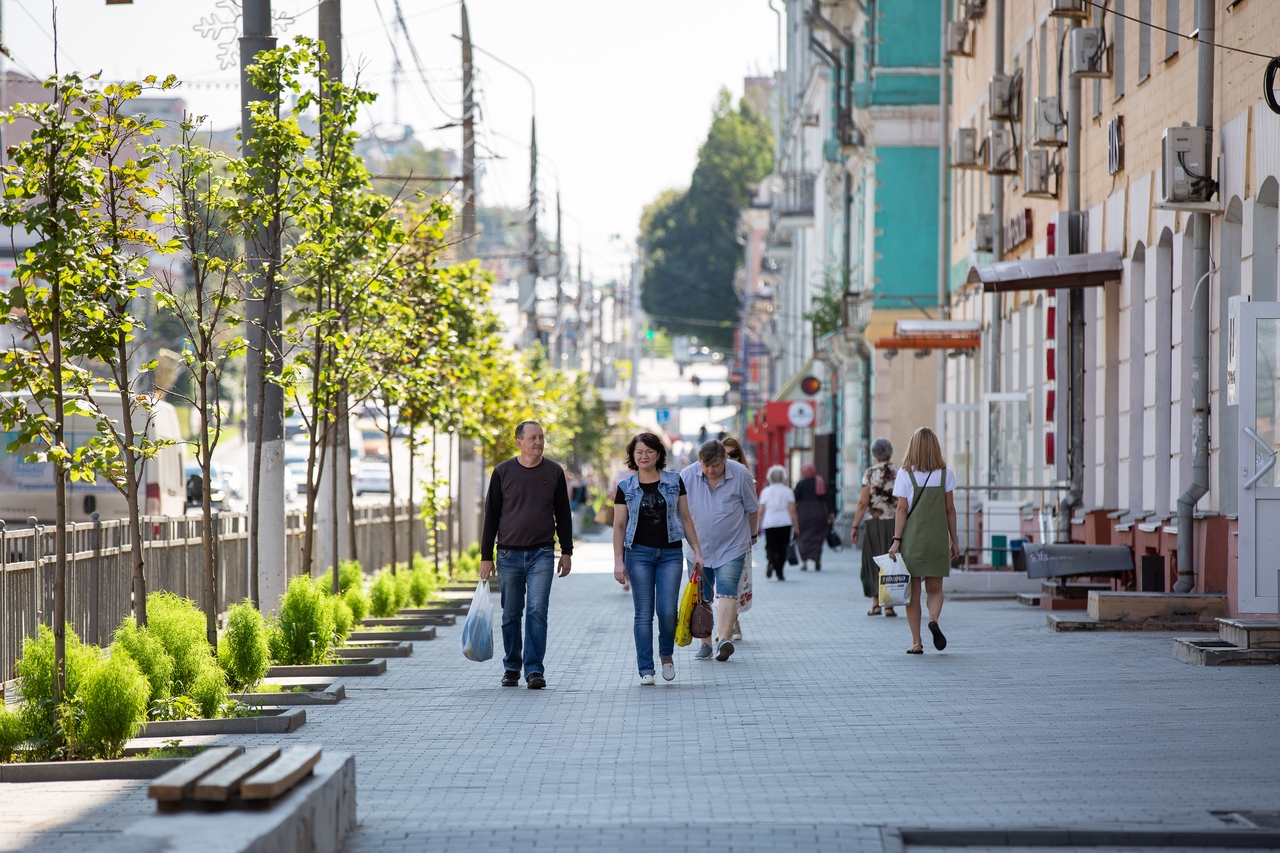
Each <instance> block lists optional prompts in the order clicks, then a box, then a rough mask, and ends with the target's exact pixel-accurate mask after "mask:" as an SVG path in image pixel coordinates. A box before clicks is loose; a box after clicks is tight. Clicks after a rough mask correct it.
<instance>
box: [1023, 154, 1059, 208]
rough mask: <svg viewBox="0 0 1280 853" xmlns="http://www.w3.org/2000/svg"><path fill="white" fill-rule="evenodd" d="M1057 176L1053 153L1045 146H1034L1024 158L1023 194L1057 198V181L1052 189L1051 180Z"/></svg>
mask: <svg viewBox="0 0 1280 853" xmlns="http://www.w3.org/2000/svg"><path fill="white" fill-rule="evenodd" d="M1056 176H1057V170H1056V169H1054V166H1053V155H1052V154H1050V153H1049V152H1048V151H1046V150H1045V149H1043V148H1032V149H1031V150H1030V151H1028V152H1027V153H1026V156H1025V157H1024V158H1023V173H1022V194H1023V195H1024V196H1034V197H1036V198H1057V197H1058V188H1057V186H1056V184H1057V182H1056V181H1054V184H1055V185H1054V186H1053V188H1052V189H1050V186H1049V181H1050V179H1051V178H1054V177H1056Z"/></svg>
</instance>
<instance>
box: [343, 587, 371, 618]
mask: <svg viewBox="0 0 1280 853" xmlns="http://www.w3.org/2000/svg"><path fill="white" fill-rule="evenodd" d="M342 600H343V601H345V602H346V604H347V607H349V608H351V619H352V621H354V622H363V621H364V618H365V617H366V616H368V615H369V608H370V607H371V604H370V602H369V593H367V592H365V591H364V589H362V588H361V587H355V586H353V587H351V589H349V590H347V591H346V592H344V593H343V594H342Z"/></svg>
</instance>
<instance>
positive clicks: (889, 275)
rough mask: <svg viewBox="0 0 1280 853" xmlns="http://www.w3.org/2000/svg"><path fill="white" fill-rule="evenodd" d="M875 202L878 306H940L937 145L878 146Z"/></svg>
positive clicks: (876, 290)
mask: <svg viewBox="0 0 1280 853" xmlns="http://www.w3.org/2000/svg"><path fill="white" fill-rule="evenodd" d="M875 200H876V237H875V253H876V271H875V275H876V285H875V292H876V307H877V308H905V307H910V306H911V305H912V304H913V302H912V301H911V300H908V299H907V298H906V297H913V298H914V304H915V305H936V304H937V303H938V149H937V146H934V147H931V148H915V147H912V148H905V147H895V148H888V147H883V146H880V147H877V148H876V195H875ZM895 297H896V298H895Z"/></svg>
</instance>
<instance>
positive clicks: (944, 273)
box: [938, 3, 951, 404]
mask: <svg viewBox="0 0 1280 853" xmlns="http://www.w3.org/2000/svg"><path fill="white" fill-rule="evenodd" d="M940 5H941V6H942V29H941V32H940V33H939V34H938V37H939V39H940V42H941V46H940V49H939V50H938V316H939V317H941V318H942V319H944V320H949V319H951V302H950V299H949V297H948V294H947V290H948V288H947V284H948V275H949V271H950V264H949V263H948V260H949V256H950V251H949V248H950V240H949V239H948V228H947V226H948V224H949V222H950V218H949V217H948V213H950V207H951V181H950V174H949V173H948V170H947V141H948V140H947V137H948V136H949V135H950V124H951V122H950V119H951V115H950V113H949V111H948V107H949V106H950V100H951V99H950V97H949V94H950V92H949V89H950V80H951V77H950V71H951V67H950V64H949V63H948V62H947V23H948V19H949V18H950V17H951V15H950V12H951V4H950V3H942V4H940ZM946 402H947V359H946V357H945V356H942V355H940V356H938V403H939V404H943V403H946Z"/></svg>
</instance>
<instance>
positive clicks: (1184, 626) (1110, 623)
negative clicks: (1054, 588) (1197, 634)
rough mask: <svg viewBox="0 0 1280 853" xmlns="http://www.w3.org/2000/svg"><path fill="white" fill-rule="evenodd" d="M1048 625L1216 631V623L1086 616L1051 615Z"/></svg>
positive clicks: (1057, 628) (1056, 627)
mask: <svg viewBox="0 0 1280 853" xmlns="http://www.w3.org/2000/svg"><path fill="white" fill-rule="evenodd" d="M1045 618H1046V620H1047V624H1048V625H1049V627H1050V628H1052V629H1053V630H1055V631H1216V630H1217V628H1218V626H1217V624H1216V623H1214V622H1182V621H1178V622H1159V621H1149V622H1120V621H1116V620H1103V619H1090V618H1089V617H1088V616H1087V615H1084V614H1079V615H1077V614H1072V615H1069V616H1068V615H1062V616H1058V615H1056V614H1053V613H1050V614H1048V615H1047V616H1046V617H1045Z"/></svg>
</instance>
